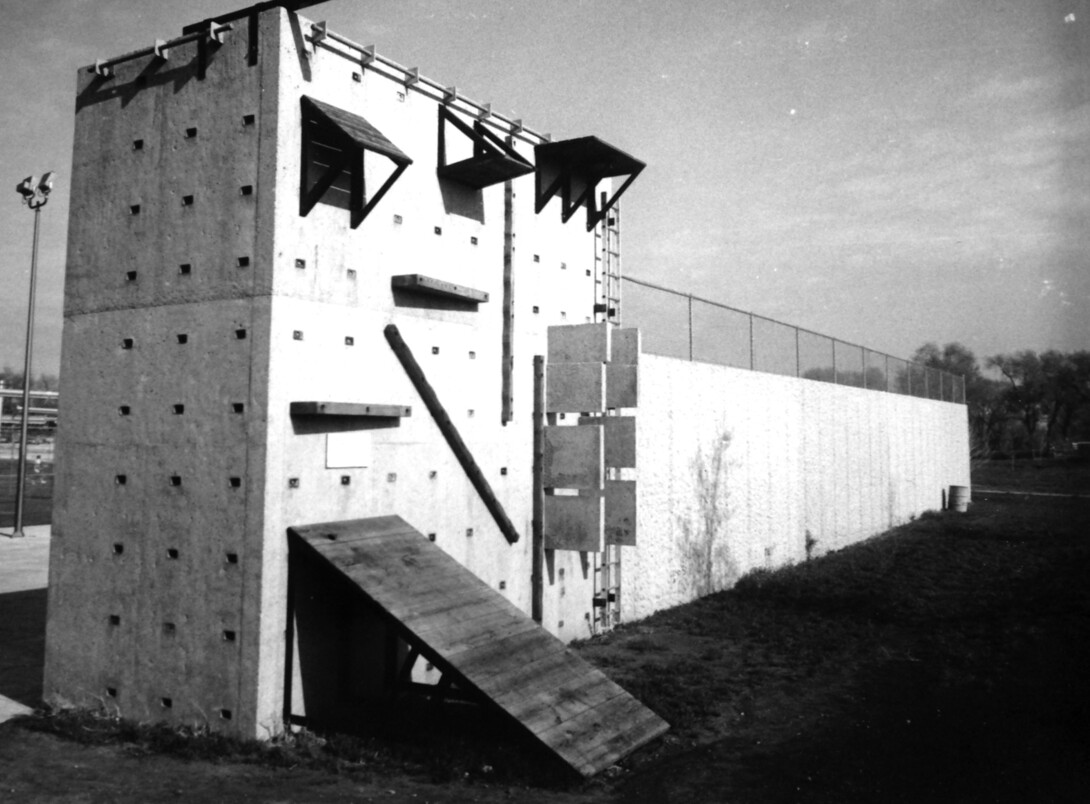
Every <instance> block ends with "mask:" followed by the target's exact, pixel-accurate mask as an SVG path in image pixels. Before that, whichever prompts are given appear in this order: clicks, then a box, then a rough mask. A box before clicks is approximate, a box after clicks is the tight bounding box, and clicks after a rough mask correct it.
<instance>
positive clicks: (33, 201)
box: [15, 170, 57, 210]
mask: <svg viewBox="0 0 1090 804" xmlns="http://www.w3.org/2000/svg"><path fill="white" fill-rule="evenodd" d="M56 175H57V174H56V173H54V172H53V171H52V170H50V171H48V172H46V173H44V174H42V178H41V179H39V178H38V177H37V176H27V177H26V178H25V179H23V180H22V181H21V182H19V183H18V184H16V185H15V192H17V193H19V195H21V196H22V197H23V203H24V204H26V205H27V206H28V207H30V208H31V209H33V210H37V209H40V208H41V207H43V206H45V202H46V201H48V200H49V194H50V193H51V192H52V191H53V177H54V176H56Z"/></svg>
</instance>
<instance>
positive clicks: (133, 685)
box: [45, 31, 271, 731]
mask: <svg viewBox="0 0 1090 804" xmlns="http://www.w3.org/2000/svg"><path fill="white" fill-rule="evenodd" d="M196 48H197V44H196V43H195V42H194V43H189V44H186V45H182V46H179V47H178V48H176V49H175V50H173V51H172V52H171V53H170V57H169V58H168V59H167V60H166V61H162V60H159V59H155V58H144V59H139V60H135V61H130V62H128V63H126V64H123V65H119V66H118V67H117V69H116V73H115V75H114V77H112V78H105V77H101V76H98V75H96V74H95V73H94V71H93V70H89V69H86V68H85V69H81V70H80V71H79V76H78V82H77V99H76V128H75V147H74V155H73V169H72V205H71V216H70V225H69V241H68V265H67V272H66V284H65V323H64V340H63V352H62V366H61V375H62V376H63V377H64V379H63V381H62V382H63V386H64V390H63V395H64V397H65V399H66V400H67V402H62V403H61V404H62V412H61V417H62V421H63V426H62V427H61V429H60V432H59V438H58V455H57V471H58V482H57V499H56V503H55V510H54V515H53V536H54V549H53V553H52V560H51V565H50V585H49V589H50V602H49V621H48V633H47V657H46V679H45V690H46V696H47V698H50V699H54V700H68V701H72V702H76V703H81V704H92V705H93V704H104V705H106V706H108V707H111V708H114V707H116V708H117V709H118V710H120V711H122V712H124V713H125V714H126V715H127V716H129V717H133V718H136V719H140V720H148V719H151V720H156V719H167V720H175V719H177V720H182V721H188V722H208V723H210V724H211V725H213V726H214V727H216V726H221V725H222V726H224V727H228V728H239V727H241V728H243V729H244V730H246V731H252V730H253V729H254V719H253V709H254V707H253V705H252V701H253V699H254V687H253V684H252V683H250V682H248V678H247V676H248V667H249V666H250V665H252V664H253V663H254V658H255V657H254V655H255V652H256V651H255V649H256V642H255V640H254V638H253V637H254V636H255V632H254V629H253V628H251V626H252V625H253V623H254V622H255V621H256V618H255V616H254V611H253V608H251V607H249V606H248V605H247V604H248V602H249V601H250V600H251V598H252V596H253V595H254V594H255V592H256V591H257V590H258V589H259V588H260V584H261V572H262V547H263V546H262V530H261V516H262V512H263V498H262V493H263V485H264V479H263V478H264V457H263V450H264V442H265V438H264V427H263V419H264V413H263V411H264V399H265V386H266V379H265V377H266V375H267V369H266V366H267V362H268V361H267V354H268V339H267V331H268V319H269V305H268V303H267V300H266V299H265V296H266V294H267V289H268V287H269V284H270V278H271V270H270V260H269V254H268V247H267V246H268V245H269V244H263V243H262V240H261V238H260V237H259V236H258V226H257V221H258V220H259V219H260V218H261V217H262V216H263V215H267V209H268V207H267V204H268V202H270V201H271V197H269V196H265V195H263V194H261V193H259V192H257V191H256V188H259V187H265V186H266V184H267V177H266V176H265V175H264V170H263V168H262V160H261V159H260V151H261V143H262V141H263V140H264V137H265V135H266V132H263V131H262V129H263V127H264V126H266V125H267V122H268V121H267V120H266V119H265V117H264V116H263V114H262V111H263V110H262V108H261V105H262V95H261V88H262V85H263V75H264V73H265V69H266V67H267V66H268V65H267V64H262V65H258V66H256V67H248V66H247V65H246V62H245V59H244V58H242V57H241V54H242V53H244V52H245V48H246V34H245V32H244V31H242V32H239V33H237V34H236V35H235V36H234V37H233V38H232V39H230V40H229V41H228V42H226V43H225V44H224V45H223V46H221V47H218V48H215V49H214V51H213V52H212V53H211V54H210V58H209V64H208V74H207V76H206V78H205V79H204V80H199V79H198V77H197V66H196Z"/></svg>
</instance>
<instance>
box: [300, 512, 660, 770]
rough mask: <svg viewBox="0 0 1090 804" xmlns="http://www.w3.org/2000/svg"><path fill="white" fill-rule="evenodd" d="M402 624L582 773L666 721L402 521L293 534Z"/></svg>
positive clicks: (425, 650) (459, 678)
mask: <svg viewBox="0 0 1090 804" xmlns="http://www.w3.org/2000/svg"><path fill="white" fill-rule="evenodd" d="M288 532H289V534H291V535H292V536H293V537H294V538H297V539H299V540H301V541H302V542H303V543H305V544H307V545H309V546H310V548H312V549H313V550H314V551H315V552H316V553H317V554H318V555H319V556H321V557H322V558H323V559H325V560H326V561H328V562H329V563H330V564H332V565H333V566H334V567H336V568H337V569H338V570H339V571H340V572H341V573H343V574H344V575H345V576H347V577H348V578H349V579H350V580H351V581H352V582H353V583H354V584H356V585H357V586H358V587H359V588H360V590H361V591H362V593H363V594H364V595H365V596H366V597H367V598H369V599H370V600H371V601H373V602H374V603H375V604H377V605H378V606H379V607H381V608H382V609H383V610H384V611H385V612H386V614H387V615H388V616H390V617H392V618H393V619H395V620H396V621H397V622H398V623H399V624H400V627H401V629H402V631H403V633H405V635H406V636H407V637H408V639H409V641H410V643H412V644H414V646H416V647H418V648H419V649H420V652H421V653H422V654H424V655H425V656H427V657H428V658H429V660H430V661H432V662H433V663H434V664H435V665H436V666H437V667H439V668H440V669H441V670H442V671H443V672H444V673H450V674H451V675H452V677H453V678H454V679H455V681H456V683H457V684H458V686H459V687H461V688H463V689H467V690H474V691H476V692H477V693H478V694H479V695H481V696H483V697H485V698H487V699H489V700H491V701H492V702H493V703H494V704H495V705H497V706H499V707H500V708H501V709H502V710H503V711H505V712H506V713H507V714H508V715H510V716H511V717H512V718H514V719H515V720H516V721H517V722H518V723H519V724H521V725H522V727H523V728H525V729H526V730H527V731H529V732H530V733H531V734H532V735H533V736H534V737H536V738H537V739H538V740H539V741H540V742H541V743H543V744H544V745H545V746H546V747H547V748H549V749H550V750H551V751H553V752H554V753H555V754H557V755H558V756H559V757H560V758H561V759H563V760H564V761H565V762H566V763H567V764H568V765H570V766H571V767H572V768H574V769H575V770H576V771H578V772H579V773H581V774H583V775H584V776H591V775H593V774H595V773H597V772H598V771H601V770H603V769H604V768H607V767H609V766H610V765H612V764H614V763H615V762H617V761H618V760H619V759H621V758H622V757H623V756H625V755H626V754H628V753H630V752H631V751H634V750H635V749H636V748H639V747H640V746H641V745H643V744H644V743H647V742H649V741H651V740H653V739H654V738H655V737H658V736H659V735H661V734H663V733H664V732H665V731H666V730H667V729H668V728H669V726H668V725H667V723H666V721H664V720H663V719H662V718H660V717H659V716H658V715H656V714H655V713H654V712H652V711H651V710H650V709H647V708H646V707H645V706H643V705H642V704H641V703H640V702H639V701H637V700H636V699H635V698H633V697H632V696H631V695H629V694H628V693H627V692H625V691H624V690H623V689H621V687H619V686H618V685H617V684H615V683H614V682H612V681H611V680H610V679H609V678H608V677H607V676H606V675H605V674H604V673H602V672H601V671H599V670H597V669H596V668H595V667H593V666H592V665H590V664H589V663H587V662H586V661H584V660H583V659H581V658H579V656H577V655H576V654H575V652H574V651H572V650H570V649H569V648H568V647H566V646H565V645H564V643H563V642H561V641H560V640H559V639H557V638H556V637H554V636H552V635H551V634H549V633H548V632H547V631H545V629H543V628H542V627H541V626H539V625H538V624H537V623H535V622H534V621H533V620H531V619H530V618H529V617H527V616H526V614H524V613H523V612H522V610H521V609H519V608H518V607H516V606H515V605H513V604H512V603H511V602H510V601H508V600H507V599H506V598H505V597H503V595H501V594H499V593H498V592H496V591H494V590H493V589H492V588H491V587H489V586H488V585H487V584H485V583H484V582H483V581H481V580H480V579H479V578H478V577H477V576H476V575H474V574H473V573H472V572H470V571H469V570H467V569H466V568H465V567H463V566H462V565H461V564H459V563H458V562H457V561H455V560H454V559H453V558H451V557H450V556H448V555H447V554H446V553H445V552H443V550H441V549H440V548H439V547H437V546H436V545H434V544H432V543H431V542H430V541H428V539H427V538H426V537H425V536H424V535H423V534H422V533H420V532H419V531H417V530H416V529H415V528H413V527H412V526H411V525H409V524H408V523H407V522H405V521H404V520H403V519H401V518H400V517H398V516H383V517H372V518H370V519H356V520H351V521H346V522H327V523H322V524H317V525H307V526H299V527H294V528H290V529H289V531H288Z"/></svg>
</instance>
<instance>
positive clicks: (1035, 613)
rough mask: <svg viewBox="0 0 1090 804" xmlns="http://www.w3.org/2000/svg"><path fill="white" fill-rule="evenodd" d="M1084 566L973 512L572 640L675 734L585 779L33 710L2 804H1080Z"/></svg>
mask: <svg viewBox="0 0 1090 804" xmlns="http://www.w3.org/2000/svg"><path fill="white" fill-rule="evenodd" d="M1070 476H1071V472H1070V471H1067V472H1066V473H1065V474H1063V476H1062V478H1060V476H1059V474H1057V478H1060V479H1059V480H1057V481H1056V482H1053V483H1047V482H1046V483H1041V484H1039V488H1036V489H1035V490H1039V491H1047V490H1049V489H1050V488H1051V489H1055V490H1056V491H1065V492H1067V493H1071V489H1072V488H1074V489H1075V490H1081V491H1082V493H1083V494H1084V495H1085V493H1086V486H1085V485H1082V484H1081V482H1071V481H1070ZM992 487H996V486H995V485H992ZM1088 571H1090V499H1088V498H1087V497H1086V496H1083V497H1081V498H1077V499H1071V498H1053V497H1028V498H1027V497H1021V496H1010V495H1008V496H1002V495H995V496H993V497H987V496H985V498H984V499H983V500H980V501H977V502H974V503H973V505H972V506H971V507H970V511H969V513H967V514H954V513H944V514H929V515H926V516H924V517H921V518H920V519H919V520H917V521H915V522H913V523H910V524H908V525H906V526H904V527H901V528H898V529H896V530H894V531H891V532H890V533H888V534H885V535H883V536H880V537H877V538H875V539H872V540H870V541H868V542H866V543H864V544H861V545H856V546H854V547H852V548H849V549H846V550H843V551H840V552H838V553H834V554H829V555H826V556H823V557H821V558H818V559H815V560H813V561H810V562H807V563H805V564H802V565H798V566H795V567H791V568H787V569H784V570H780V571H777V572H771V573H759V574H756V575H751V576H748V577H747V578H745V579H743V581H742V582H740V583H739V584H738V586H737V587H736V588H735V589H733V590H731V591H730V592H726V593H721V594H718V595H713V596H711V597H708V598H704V599H702V600H700V601H696V602H695V603H692V604H689V605H686V606H682V607H679V608H676V609H672V610H669V611H666V612H660V613H659V614H657V615H655V616H653V617H651V618H649V619H647V620H644V621H641V622H639V623H633V624H631V625H629V626H626V627H623V628H621V629H619V630H617V631H615V632H614V633H612V634H610V635H608V636H606V637H602V638H598V639H594V640H591V641H588V642H586V643H583V644H581V645H579V646H578V650H579V651H580V653H581V654H582V655H583V656H585V657H586V658H587V659H589V660H590V661H592V662H594V663H595V664H597V665H598V666H600V667H602V668H603V669H604V670H605V671H606V672H607V673H609V674H610V675H611V676H612V677H613V678H614V679H616V680H617V681H618V682H619V683H620V684H622V685H623V686H625V687H626V688H628V689H629V690H630V691H631V692H632V693H633V694H635V695H636V696H637V697H639V698H640V699H641V700H643V701H644V702H645V703H646V704H648V705H649V706H651V707H652V708H653V709H655V710H656V711H657V712H659V714H661V715H662V716H663V717H665V718H666V720H667V721H669V722H670V723H671V724H672V729H671V731H670V732H669V733H668V734H667V736H666V737H665V738H663V739H661V740H659V741H657V742H655V743H653V744H651V745H649V746H647V747H645V748H644V749H642V750H641V751H639V752H637V753H636V754H635V755H633V756H632V757H629V758H628V759H627V760H625V762H623V763H622V765H621V766H620V767H617V768H615V769H612V770H611V771H608V772H606V773H604V774H602V775H601V777H600V778H598V779H595V780H592V781H590V782H578V781H575V782H573V781H571V780H565V779H563V778H561V777H560V776H559V775H557V774H555V773H553V772H552V771H551V770H549V769H548V768H549V766H548V765H547V763H545V762H544V761H543V760H542V759H541V758H540V757H539V756H538V755H536V754H535V753H534V751H533V749H532V747H530V746H526V745H524V744H522V743H521V742H520V741H519V740H518V738H517V737H516V736H514V735H513V734H511V733H509V732H506V731H504V730H503V729H502V728H499V727H497V725H496V724H495V723H494V722H492V721H490V720H488V719H487V718H486V717H485V716H484V715H482V714H479V713H478V714H473V713H471V712H448V713H447V714H446V715H445V716H442V717H443V719H442V721H441V722H440V721H436V720H434V719H432V720H428V718H429V717H431V718H435V717H440V716H437V715H435V714H434V713H433V714H431V715H426V714H425V715H420V718H421V720H416V719H415V718H414V717H407V716H401V717H399V718H398V721H399V722H398V723H397V724H396V727H389V728H387V729H386V730H385V731H383V732H381V733H378V732H376V733H375V734H371V735H363V736H360V737H357V738H352V739H347V738H345V739H340V738H331V739H329V740H328V741H324V742H323V740H322V739H320V738H317V737H313V736H304V738H300V739H298V740H296V741H295V742H294V743H292V744H285V745H277V746H271V747H270V746H265V745H260V746H259V745H254V744H245V743H238V744H234V743H229V742H224V741H220V740H216V739H215V738H210V737H203V738H192V737H186V736H184V735H177V734H174V733H170V732H165V731H162V730H155V729H147V728H142V729H141V728H137V727H133V726H130V725H127V724H118V723H113V722H110V721H105V720H96V719H94V718H86V717H85V718H83V719H66V718H51V717H46V716H42V715H39V716H35V717H30V718H25V719H17V720H14V721H10V722H8V723H6V724H3V725H0V800H2V801H18V802H22V801H50V802H53V801H63V802H99V801H102V802H105V801H110V802H113V801H118V802H145V801H212V800H215V801H241V802H280V801H292V802H294V801H315V802H347V801H413V802H423V801H431V802H462V801H482V802H498V801H511V800H518V801H523V802H539V801H540V802H606V801H624V802H686V803H687V804H688V803H689V802H717V804H718V802H730V801H740V802H788V801H806V802H825V801H828V802H855V801H858V802H864V801H865V802H872V801H882V802H887V801H891V802H952V801H958V802H978V801H979V802H984V801H989V802H991V801H999V802H1008V801H1009V802H1026V801H1034V802H1037V801H1061V802H1062V801H1072V802H1074V801H1078V802H1082V801H1084V800H1087V797H1088V795H1090V681H1088V679H1090V666H1088V665H1090V648H1088V645H1090V587H1088V585H1087V577H1088V574H1090V573H1088ZM4 605H5V602H4V600H3V596H0V619H3V618H5V617H7V616H8V612H7V611H6V610H5V608H4ZM21 605H22V606H23V610H22V612H21V614H20V616H21V617H22V618H24V619H26V620H27V621H28V623H30V625H28V627H30V628H33V627H34V625H33V622H40V621H44V609H43V611H42V612H40V613H38V614H36V613H35V612H34V611H33V610H32V609H34V606H35V605H38V606H42V605H43V603H42V601H40V600H39V601H38V602H37V603H35V601H34V600H33V599H27V600H24V601H22V604H21ZM35 617H37V618H38V619H37V620H35V619H34V618H35ZM32 621H33V622H32ZM3 667H4V664H3V662H2V661H0V694H10V693H7V692H5V689H4V687H5V686H6V685H9V684H11V680H10V679H7V680H5V678H4V676H3V675H2V673H3ZM39 689H40V688H39ZM20 694H22V695H24V696H26V695H30V694H31V693H29V692H27V691H25V690H24V691H23V692H21V693H20Z"/></svg>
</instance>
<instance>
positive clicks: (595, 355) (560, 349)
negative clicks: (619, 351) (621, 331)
mask: <svg viewBox="0 0 1090 804" xmlns="http://www.w3.org/2000/svg"><path fill="white" fill-rule="evenodd" d="M612 329H613V327H611V326H610V325H609V324H606V323H601V324H564V325H560V326H555V327H549V329H548V343H549V351H548V354H547V357H548V360H549V363H606V362H608V361H609V350H610V330H612Z"/></svg>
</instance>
